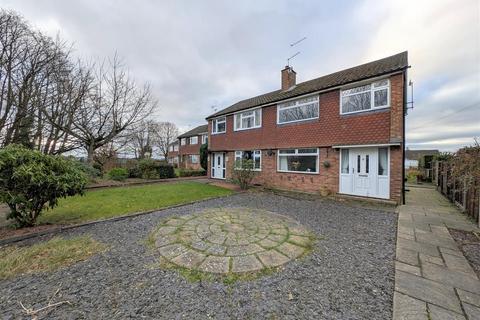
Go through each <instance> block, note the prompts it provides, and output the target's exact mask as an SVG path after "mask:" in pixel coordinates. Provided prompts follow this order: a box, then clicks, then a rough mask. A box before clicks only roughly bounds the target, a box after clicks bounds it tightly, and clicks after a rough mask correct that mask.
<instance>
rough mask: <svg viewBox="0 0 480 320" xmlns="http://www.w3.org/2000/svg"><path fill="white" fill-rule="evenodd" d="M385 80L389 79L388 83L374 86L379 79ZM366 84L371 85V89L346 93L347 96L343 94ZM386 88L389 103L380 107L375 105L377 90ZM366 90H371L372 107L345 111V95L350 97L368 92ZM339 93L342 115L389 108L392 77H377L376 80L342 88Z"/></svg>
mask: <svg viewBox="0 0 480 320" xmlns="http://www.w3.org/2000/svg"><path fill="white" fill-rule="evenodd" d="M383 80H387V84H386V85H385V86H381V87H376V88H374V87H373V84H374V83H375V82H379V81H383ZM366 85H370V89H369V90H364V91H360V92H355V93H351V94H348V95H345V96H344V95H342V93H343V91H346V90H351V89H354V88H358V87H363V86H366ZM384 89H387V105H385V106H380V107H375V92H376V91H380V90H384ZM366 92H370V109H365V110H357V111H350V112H343V99H344V98H345V97H350V96H354V95H358V94H362V93H366ZM339 94H340V115H347V114H355V113H362V112H369V111H375V110H382V109H387V108H390V104H391V101H390V94H391V86H390V78H381V79H375V81H369V82H362V83H356V84H355V85H354V86H348V87H344V88H341V89H340V91H339Z"/></svg>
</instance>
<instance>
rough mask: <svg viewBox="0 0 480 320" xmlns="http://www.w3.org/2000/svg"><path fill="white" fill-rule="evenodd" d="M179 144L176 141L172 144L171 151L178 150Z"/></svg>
mask: <svg viewBox="0 0 480 320" xmlns="http://www.w3.org/2000/svg"><path fill="white" fill-rule="evenodd" d="M178 147H179V145H178V144H177V143H176V144H174V145H173V152H178Z"/></svg>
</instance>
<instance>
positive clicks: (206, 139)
mask: <svg viewBox="0 0 480 320" xmlns="http://www.w3.org/2000/svg"><path fill="white" fill-rule="evenodd" d="M207 142H208V134H202V144H205V143H207Z"/></svg>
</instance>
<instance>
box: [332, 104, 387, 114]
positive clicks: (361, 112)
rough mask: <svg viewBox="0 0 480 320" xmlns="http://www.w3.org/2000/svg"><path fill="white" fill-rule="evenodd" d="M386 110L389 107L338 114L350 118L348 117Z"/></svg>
mask: <svg viewBox="0 0 480 320" xmlns="http://www.w3.org/2000/svg"><path fill="white" fill-rule="evenodd" d="M387 109H390V106H386V107H380V108H373V109H368V110H360V111H353V112H346V113H342V112H340V115H341V116H350V115H357V114H363V113H374V112H376V111H385V110H387Z"/></svg>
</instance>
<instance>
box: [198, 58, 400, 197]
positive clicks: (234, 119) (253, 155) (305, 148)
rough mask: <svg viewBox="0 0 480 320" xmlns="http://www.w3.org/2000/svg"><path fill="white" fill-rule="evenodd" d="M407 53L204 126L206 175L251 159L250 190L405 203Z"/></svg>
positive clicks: (249, 102)
mask: <svg viewBox="0 0 480 320" xmlns="http://www.w3.org/2000/svg"><path fill="white" fill-rule="evenodd" d="M408 67H409V66H408V55H407V52H402V53H399V54H396V55H394V56H391V57H387V58H384V59H380V60H377V61H373V62H369V63H366V64H362V65H359V66H356V67H353V68H349V69H346V70H342V71H339V72H335V73H332V74H329V75H326V76H323V77H320V78H316V79H313V80H309V81H305V82H302V83H298V84H297V83H296V73H295V71H293V69H292V68H291V67H289V66H287V67H285V69H283V70H282V71H281V89H280V90H276V91H273V92H270V93H266V94H263V95H260V96H257V97H253V98H249V99H246V100H242V101H240V102H237V103H235V104H233V105H232V106H230V107H228V108H225V109H223V110H221V111H218V112H216V113H215V114H212V115H211V116H209V117H208V118H207V121H208V134H209V154H210V157H209V170H208V175H209V177H211V178H214V179H229V178H230V177H231V172H232V170H234V166H235V165H239V164H240V163H241V161H242V159H252V160H253V162H254V166H255V170H257V171H258V174H257V175H256V177H255V181H254V182H255V183H259V184H263V185H265V186H268V187H273V188H278V189H295V190H300V191H307V192H319V191H320V190H322V189H328V190H329V191H331V192H333V193H338V194H346V195H355V196H363V197H372V198H381V199H388V200H392V201H395V202H397V203H399V202H400V201H401V200H402V195H403V189H404V188H403V163H404V162H403V156H404V137H405V135H404V121H405V112H404V111H405V106H406V105H405V100H406V99H405V97H406V79H407V74H406V73H407V69H408Z"/></svg>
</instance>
